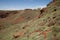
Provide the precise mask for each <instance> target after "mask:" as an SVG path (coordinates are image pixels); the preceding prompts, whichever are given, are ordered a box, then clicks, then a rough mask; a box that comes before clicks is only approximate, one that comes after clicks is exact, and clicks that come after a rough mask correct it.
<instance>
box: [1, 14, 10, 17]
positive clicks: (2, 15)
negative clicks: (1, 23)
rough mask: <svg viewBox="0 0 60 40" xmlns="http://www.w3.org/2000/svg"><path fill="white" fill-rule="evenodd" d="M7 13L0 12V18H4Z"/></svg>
mask: <svg viewBox="0 0 60 40" xmlns="http://www.w3.org/2000/svg"><path fill="white" fill-rule="evenodd" d="M8 15H9V13H4V14H3V13H1V14H0V18H6V17H7V16H8Z"/></svg>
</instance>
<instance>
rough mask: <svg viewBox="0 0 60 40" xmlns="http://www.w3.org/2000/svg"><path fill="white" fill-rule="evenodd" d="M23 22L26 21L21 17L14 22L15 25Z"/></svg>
mask: <svg viewBox="0 0 60 40" xmlns="http://www.w3.org/2000/svg"><path fill="white" fill-rule="evenodd" d="M23 20H24V18H23V17H21V16H20V17H18V18H17V19H16V20H14V21H13V23H19V22H21V21H23Z"/></svg>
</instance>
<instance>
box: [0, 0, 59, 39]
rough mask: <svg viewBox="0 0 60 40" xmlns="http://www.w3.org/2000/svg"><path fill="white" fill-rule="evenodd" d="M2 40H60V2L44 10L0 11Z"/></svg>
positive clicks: (57, 0)
mask: <svg viewBox="0 0 60 40" xmlns="http://www.w3.org/2000/svg"><path fill="white" fill-rule="evenodd" d="M0 40H60V0H53V1H52V2H50V3H49V4H47V7H46V8H43V9H34V10H32V9H25V10H18V11H0Z"/></svg>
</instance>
